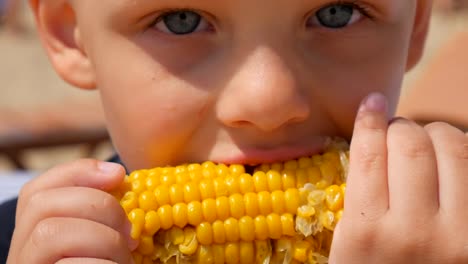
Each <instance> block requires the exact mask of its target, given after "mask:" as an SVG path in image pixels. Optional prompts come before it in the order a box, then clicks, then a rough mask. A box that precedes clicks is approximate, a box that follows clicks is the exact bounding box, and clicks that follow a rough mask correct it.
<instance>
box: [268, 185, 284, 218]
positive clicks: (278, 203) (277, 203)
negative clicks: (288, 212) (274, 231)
mask: <svg viewBox="0 0 468 264" xmlns="http://www.w3.org/2000/svg"><path fill="white" fill-rule="evenodd" d="M285 203H286V201H285V198H284V192H283V191H274V192H272V193H271V207H272V210H273V213H276V214H279V215H280V214H283V213H284V212H285V207H286V205H285Z"/></svg>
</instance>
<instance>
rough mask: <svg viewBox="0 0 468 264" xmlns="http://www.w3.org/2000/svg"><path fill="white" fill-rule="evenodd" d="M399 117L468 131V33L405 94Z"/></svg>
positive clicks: (457, 38) (460, 35) (436, 56)
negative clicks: (443, 122)
mask: <svg viewBox="0 0 468 264" xmlns="http://www.w3.org/2000/svg"><path fill="white" fill-rule="evenodd" d="M397 114H398V115H400V116H404V117H408V118H411V119H413V120H415V121H417V122H419V123H421V124H426V123H429V122H434V121H445V122H448V123H450V124H452V125H454V126H456V127H458V128H460V129H462V130H464V131H465V132H466V131H468V31H467V32H459V33H456V34H455V35H453V37H452V38H451V39H449V40H448V41H447V42H446V43H445V44H444V45H443V46H442V47H441V48H440V49H439V50H438V51H437V53H436V54H434V57H433V58H432V60H430V61H429V62H428V64H427V65H426V67H425V68H424V69H423V70H422V72H421V75H420V76H419V78H418V79H417V80H416V81H415V82H414V83H413V85H411V86H409V87H408V91H407V92H406V93H403V94H402V97H401V101H400V105H399V107H398V111H397Z"/></svg>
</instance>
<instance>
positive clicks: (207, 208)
mask: <svg viewBox="0 0 468 264" xmlns="http://www.w3.org/2000/svg"><path fill="white" fill-rule="evenodd" d="M224 198H226V197H224ZM226 199H227V198H226ZM221 203H222V202H220V207H222V204H221ZM217 204H218V203H217V200H215V199H206V200H203V202H202V204H201V206H202V212H203V219H204V220H205V221H207V222H209V223H213V222H214V221H215V220H216V219H221V217H222V216H225V215H224V211H225V210H226V211H227V210H229V209H228V208H226V209H224V210H222V208H221V209H219V210H220V211H222V213H223V215H221V216H218V213H217V211H218V205H217ZM228 214H229V213H228ZM225 217H226V218H227V216H225ZM222 220H224V219H222Z"/></svg>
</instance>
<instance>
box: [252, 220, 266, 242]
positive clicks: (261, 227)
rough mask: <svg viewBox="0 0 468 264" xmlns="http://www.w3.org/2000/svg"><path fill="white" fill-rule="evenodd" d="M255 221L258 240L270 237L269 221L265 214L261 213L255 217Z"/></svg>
mask: <svg viewBox="0 0 468 264" xmlns="http://www.w3.org/2000/svg"><path fill="white" fill-rule="evenodd" d="M254 223H255V238H256V239H257V240H265V239H267V238H268V237H269V233H268V223H267V220H266V218H265V216H263V215H259V216H257V217H255V219H254Z"/></svg>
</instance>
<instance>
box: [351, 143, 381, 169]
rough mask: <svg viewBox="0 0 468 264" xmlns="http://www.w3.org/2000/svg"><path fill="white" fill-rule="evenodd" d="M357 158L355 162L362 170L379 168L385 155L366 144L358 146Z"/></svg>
mask: <svg viewBox="0 0 468 264" xmlns="http://www.w3.org/2000/svg"><path fill="white" fill-rule="evenodd" d="M357 159H358V160H357V162H358V163H359V164H360V165H361V166H362V167H363V169H364V170H375V169H381V165H382V164H384V159H385V157H384V156H383V155H382V154H381V153H379V152H377V151H376V150H375V148H374V147H372V146H370V145H367V144H366V145H361V146H360V148H359V152H358V155H357Z"/></svg>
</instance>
